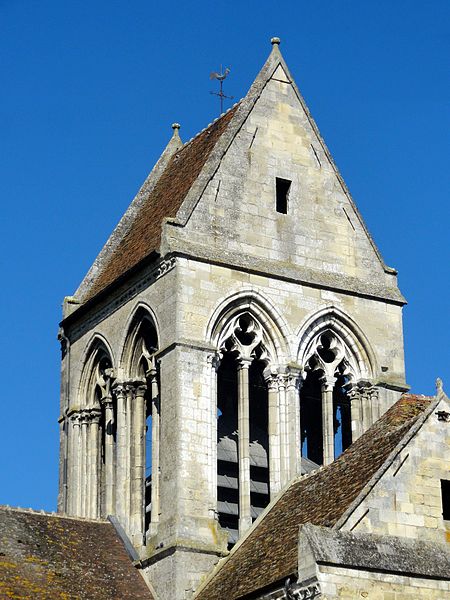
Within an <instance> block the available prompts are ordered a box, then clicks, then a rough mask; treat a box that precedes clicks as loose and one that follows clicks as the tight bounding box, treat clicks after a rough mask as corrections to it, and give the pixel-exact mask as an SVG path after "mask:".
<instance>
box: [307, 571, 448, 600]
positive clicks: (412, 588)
mask: <svg viewBox="0 0 450 600" xmlns="http://www.w3.org/2000/svg"><path fill="white" fill-rule="evenodd" d="M318 580H319V583H320V587H321V592H322V596H321V598H322V599H323V600H335V599H339V600H362V599H363V598H367V599H368V600H419V599H421V598H423V599H424V600H425V599H426V600H447V599H448V598H449V597H450V583H449V582H448V581H436V580H433V579H420V578H416V577H408V576H403V575H391V574H387V573H373V572H367V571H361V570H356V569H345V568H338V567H326V566H320V567H319V573H318Z"/></svg>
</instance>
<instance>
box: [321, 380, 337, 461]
mask: <svg viewBox="0 0 450 600" xmlns="http://www.w3.org/2000/svg"><path fill="white" fill-rule="evenodd" d="M335 383H336V378H335V377H326V376H325V377H323V378H322V379H321V384H322V436H323V464H324V465H329V464H330V463H332V462H333V461H334V411H333V388H334V384H335Z"/></svg>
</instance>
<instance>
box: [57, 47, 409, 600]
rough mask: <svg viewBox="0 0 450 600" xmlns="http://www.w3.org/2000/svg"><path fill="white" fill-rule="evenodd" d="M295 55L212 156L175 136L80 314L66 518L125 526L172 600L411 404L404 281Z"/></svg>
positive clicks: (69, 318)
mask: <svg viewBox="0 0 450 600" xmlns="http://www.w3.org/2000/svg"><path fill="white" fill-rule="evenodd" d="M279 44H280V41H279V39H278V38H273V39H272V51H271V53H270V55H269V57H268V59H267V61H266V63H265V64H264V66H263V68H262V70H261V72H260V73H259V75H258V76H257V77H256V79H255V81H254V83H253V84H252V86H251V88H250V90H249V92H248V93H247V95H246V96H245V97H244V98H243V99H242V100H241V101H240V102H238V103H237V104H236V105H235V106H234V107H233V108H232V109H230V110H229V111H228V112H226V113H225V114H223V115H221V116H220V118H219V119H217V120H216V121H214V122H213V123H212V124H211V125H209V126H208V127H207V128H206V129H204V130H203V131H202V132H200V133H199V134H198V135H197V136H196V137H194V138H193V139H192V140H190V141H189V142H187V143H185V144H183V143H182V141H181V139H180V136H179V125H177V124H174V125H173V135H172V139H171V140H170V141H169V143H168V145H167V147H166V149H165V150H164V152H163V154H162V155H161V158H160V159H159V161H158V162H157V164H156V165H155V167H154V169H153V170H152V172H151V173H150V175H149V176H148V178H147V179H146V181H145V182H144V184H143V186H142V188H141V189H140V191H139V192H138V194H137V196H136V197H135V199H134V200H133V202H132V203H131V205H130V207H129V208H128V210H127V211H126V213H125V215H124V216H123V218H122V219H121V221H120V223H119V224H118V226H117V227H116V229H115V230H114V232H113V233H112V235H111V237H110V238H109V240H108V241H107V243H106V244H105V246H104V248H103V249H102V251H101V252H100V254H99V256H98V257H97V259H96V260H95V262H94V264H93V266H92V267H91V269H90V270H89V272H88V273H87V275H86V277H85V278H84V280H83V281H82V283H81V285H80V286H79V288H78V290H77V291H76V292H75V294H74V296H71V297H67V298H66V299H65V301H64V314H63V321H62V323H61V330H60V339H61V343H62V349H63V352H62V354H63V357H62V385H61V415H60V426H61V461H60V493H59V510H60V511H61V512H64V513H67V514H69V515H77V516H81V517H88V518H106V517H107V516H108V515H111V516H113V517H116V519H117V520H118V522H119V523H120V525H121V527H122V528H123V530H124V531H125V533H126V535H127V536H128V537H129V539H130V540H131V542H132V544H133V545H134V547H135V549H136V551H137V553H138V554H139V567H140V568H142V569H143V570H144V572H145V573H147V574H149V576H151V579H152V581H153V582H154V584H155V585H156V592H157V594H158V597H159V598H161V599H162V600H164V599H166V598H171V599H173V598H175V599H176V600H179V599H183V598H188V597H190V595H191V594H192V591H193V590H194V589H195V587H196V586H197V585H198V582H199V581H200V579H201V578H202V577H203V576H204V575H205V574H206V573H207V572H208V571H209V570H210V569H211V567H212V566H213V565H214V563H215V562H217V560H218V559H219V558H220V557H221V556H224V555H225V554H226V553H227V551H228V549H229V548H230V547H231V546H233V544H235V543H236V542H237V540H238V539H239V537H240V536H242V534H243V533H245V532H246V531H247V530H248V528H249V527H251V525H252V522H253V521H254V520H255V519H256V518H257V517H258V515H259V514H260V513H261V512H262V511H263V509H264V508H265V506H267V504H268V503H269V502H270V501H271V500H273V499H274V498H275V497H276V496H277V494H278V493H279V492H280V490H281V489H282V488H283V487H284V486H285V485H286V484H287V483H288V482H289V481H290V480H291V479H292V478H293V477H294V476H296V475H297V474H299V473H301V472H308V471H310V470H311V469H314V468H317V466H320V465H323V464H324V465H326V464H329V463H331V462H332V461H333V460H334V459H335V458H336V457H337V456H338V455H339V454H340V453H341V452H342V451H343V450H345V449H346V448H347V447H348V446H349V445H350V444H351V443H352V442H353V441H355V439H357V438H358V437H359V436H360V435H361V434H362V433H363V432H364V431H365V430H366V429H367V428H368V427H369V426H370V425H371V424H372V423H373V422H374V421H375V420H377V419H378V418H379V417H380V416H381V415H382V414H383V413H384V412H385V411H386V410H387V409H388V408H389V407H390V406H391V405H392V404H393V403H394V402H395V401H396V400H397V399H398V398H399V396H400V394H401V393H402V392H403V391H405V390H406V389H407V387H408V386H407V385H406V383H405V373H404V357H403V333H402V306H403V305H404V303H405V301H404V298H403V296H402V295H401V293H400V291H399V289H398V287H397V277H396V271H395V270H394V269H392V268H390V267H388V266H386V265H385V264H384V262H383V259H382V257H381V255H380V253H379V251H378V249H377V247H376V245H375V243H374V241H373V240H372V238H371V236H370V234H369V232H368V231H367V228H366V226H365V225H364V222H363V220H362V217H361V215H360V214H359V212H358V209H357V208H356V205H355V203H354V201H353V199H352V197H351V196H350V193H349V191H348V190H347V187H346V185H345V183H344V181H343V180H342V177H341V175H340V174H339V172H338V170H337V168H336V166H335V164H334V162H333V159H332V157H331V156H330V153H329V151H328V149H327V147H326V146H325V143H324V141H323V139H322V138H321V136H320V133H319V131H318V129H317V126H316V124H315V122H314V121H313V119H312V117H311V115H310V114H309V111H308V109H307V107H306V105H305V102H304V100H303V98H302V96H301V95H300V93H299V90H298V89H297V86H296V84H295V82H294V80H293V78H292V76H291V74H290V72H289V69H288V67H287V65H286V63H285V61H284V59H283V57H282V55H281V53H280V50H279Z"/></svg>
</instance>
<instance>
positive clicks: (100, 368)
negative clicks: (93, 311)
mask: <svg viewBox="0 0 450 600" xmlns="http://www.w3.org/2000/svg"><path fill="white" fill-rule="evenodd" d="M82 364H83V368H82V372H81V377H80V383H79V386H78V396H79V403H78V404H79V405H80V406H82V407H83V408H93V407H95V408H99V406H100V398H101V388H102V386H104V385H105V380H104V375H105V370H106V369H113V368H114V355H113V352H112V349H111V346H110V344H109V342H108V341H107V339H106V338H105V337H104V336H103V335H101V334H100V333H94V334H93V335H92V336H91V338H90V340H89V342H88V343H87V345H86V350H85V352H84V357H83V360H82Z"/></svg>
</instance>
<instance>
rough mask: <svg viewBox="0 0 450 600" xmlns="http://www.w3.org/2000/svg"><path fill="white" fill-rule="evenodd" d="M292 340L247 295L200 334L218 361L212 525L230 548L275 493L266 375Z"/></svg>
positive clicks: (259, 298) (267, 309)
mask: <svg viewBox="0 0 450 600" xmlns="http://www.w3.org/2000/svg"><path fill="white" fill-rule="evenodd" d="M291 338H292V336H291V332H290V330H289V327H288V325H287V324H286V322H285V321H284V319H283V318H282V317H281V315H280V313H279V312H278V311H277V310H276V309H275V307H274V306H273V305H272V304H271V303H270V302H269V301H268V300H267V299H266V298H265V297H264V296H263V295H262V294H261V293H260V292H259V291H258V290H255V289H248V288H247V289H241V290H239V291H237V292H235V293H234V294H231V295H230V296H228V297H227V298H225V299H223V300H222V301H221V302H219V303H218V305H217V306H216V308H215V310H214V312H213V314H212V316H211V318H210V320H209V323H208V325H207V328H206V340H207V342H208V343H209V344H211V345H212V346H214V348H215V349H216V351H217V354H218V355H219V356H220V360H218V361H217V363H216V366H215V373H214V377H215V384H214V386H213V387H214V390H215V392H214V394H215V397H214V398H213V402H212V406H213V407H214V408H213V410H214V411H216V416H217V419H216V422H215V437H217V445H216V449H215V451H214V452H215V453H216V463H217V468H216V472H217V486H216V493H217V514H218V521H219V524H220V526H221V527H222V529H223V530H225V531H227V532H228V535H229V538H228V542H229V547H231V546H232V545H233V544H234V543H235V542H236V541H237V539H238V537H239V535H242V533H243V532H244V531H245V530H246V529H247V528H248V527H249V526H250V525H251V523H252V521H253V520H254V519H255V518H256V517H257V516H258V515H259V514H260V513H261V511H262V510H263V509H264V507H265V506H267V504H268V502H269V500H270V496H271V495H272V496H273V493H274V488H273V487H271V483H270V482H271V477H272V479H273V478H274V477H275V476H276V472H278V470H277V468H273V463H274V461H276V458H275V451H274V443H273V435H272V442H271V443H272V446H271V447H270V448H269V431H273V430H274V418H275V417H274V413H275V412H276V411H277V407H276V406H275V404H274V395H273V389H272V400H271V409H270V411H271V412H270V415H269V387H268V381H269V379H270V380H272V371H273V372H278V371H279V370H280V371H281V370H283V372H284V368H285V366H286V364H287V363H288V362H289V358H288V357H289V356H291V353H290V349H289V342H290V340H291ZM273 383H274V382H273V381H272V387H273ZM270 423H271V424H270ZM271 460H272V467H271V465H270V461H271Z"/></svg>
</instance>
